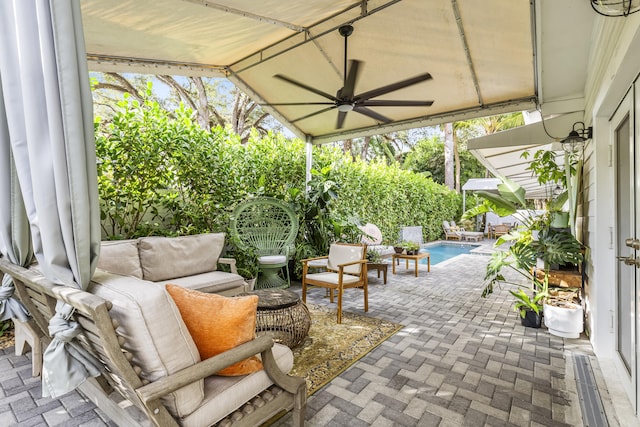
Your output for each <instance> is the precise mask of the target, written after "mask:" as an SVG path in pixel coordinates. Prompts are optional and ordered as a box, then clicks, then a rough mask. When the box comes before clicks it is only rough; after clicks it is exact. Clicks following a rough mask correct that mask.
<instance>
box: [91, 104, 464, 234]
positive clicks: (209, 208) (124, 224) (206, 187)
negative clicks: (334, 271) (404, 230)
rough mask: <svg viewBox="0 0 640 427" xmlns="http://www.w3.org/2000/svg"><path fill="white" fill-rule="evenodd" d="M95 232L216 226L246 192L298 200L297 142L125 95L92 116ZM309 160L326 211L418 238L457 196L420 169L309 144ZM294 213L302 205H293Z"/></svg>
mask: <svg viewBox="0 0 640 427" xmlns="http://www.w3.org/2000/svg"><path fill="white" fill-rule="evenodd" d="M96 144H97V155H98V159H99V164H98V176H99V177H98V179H99V195H100V202H101V214H102V225H103V237H104V238H107V239H124V238H133V237H139V236H144V235H151V234H153V235H180V234H194V233H202V232H210V231H226V230H227V226H228V221H229V215H230V213H231V212H232V211H233V208H234V207H235V205H236V204H237V203H239V202H241V201H243V200H245V199H246V198H247V197H248V196H250V195H271V196H275V197H278V198H281V199H285V200H287V201H291V202H293V203H297V205H298V206H301V204H300V198H301V197H303V195H304V188H305V144H304V142H302V141H300V140H298V139H294V140H288V139H286V138H284V137H283V136H282V135H280V134H278V135H274V134H270V135H268V136H266V137H259V136H257V134H254V135H253V136H252V137H251V139H250V141H249V143H248V144H247V145H242V144H241V143H240V140H239V138H238V136H237V135H234V134H232V133H231V132H229V131H227V130H225V129H222V128H216V129H214V130H213V131H212V132H206V131H203V130H202V129H200V128H199V127H198V126H197V124H196V123H194V122H193V121H192V120H191V112H190V111H189V110H187V109H184V108H180V109H178V110H177V111H172V112H167V111H166V110H164V109H162V108H161V107H160V106H159V105H158V104H157V103H155V102H151V101H147V102H145V103H143V104H140V103H138V102H135V101H130V100H129V99H128V98H125V99H124V100H123V101H122V102H121V103H120V104H119V105H118V107H117V112H116V114H115V115H114V116H113V118H111V119H110V120H109V121H108V122H103V121H102V120H100V119H99V118H96ZM313 156H314V164H313V167H314V169H317V170H324V171H325V174H324V175H322V174H320V175H319V176H321V178H320V179H326V180H327V181H333V182H334V184H335V193H336V195H337V198H336V199H335V200H334V201H332V202H331V203H330V205H329V206H330V213H329V215H330V216H331V217H333V218H359V219H360V221H362V222H363V223H364V222H372V223H374V224H377V225H378V226H379V227H380V229H381V230H382V232H383V235H384V236H385V237H386V238H388V239H390V240H395V238H396V237H397V235H398V231H399V229H400V227H401V226H405V225H422V226H423V227H424V237H425V239H426V240H434V239H438V238H440V237H441V233H442V227H441V224H442V220H444V219H452V218H456V217H457V214H458V211H459V209H460V197H459V195H457V194H456V193H455V192H451V191H449V190H448V189H447V188H446V187H444V186H442V185H439V184H436V183H434V182H433V181H432V180H431V179H430V178H426V177H424V176H423V175H420V174H415V173H413V172H409V171H406V170H402V169H400V168H399V167H398V166H396V165H391V166H388V165H386V164H385V163H383V162H380V163H377V162H374V163H365V162H362V161H352V160H351V158H350V157H348V156H345V155H344V154H343V153H342V152H341V151H340V150H339V149H336V148H332V147H327V146H323V147H314V149H313ZM300 215H301V219H302V217H303V215H304V213H303V212H300Z"/></svg>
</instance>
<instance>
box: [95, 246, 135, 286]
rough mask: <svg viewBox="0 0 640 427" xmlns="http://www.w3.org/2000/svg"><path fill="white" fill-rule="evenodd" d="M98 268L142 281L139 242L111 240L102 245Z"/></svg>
mask: <svg viewBox="0 0 640 427" xmlns="http://www.w3.org/2000/svg"><path fill="white" fill-rule="evenodd" d="M98 268H100V269H102V270H106V271H110V272H112V273H116V274H122V275H124V276H133V277H137V278H138V279H142V267H141V266H140V258H139V257H138V240H110V241H104V242H102V243H101V244H100V257H99V258H98Z"/></svg>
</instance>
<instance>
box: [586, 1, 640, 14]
mask: <svg viewBox="0 0 640 427" xmlns="http://www.w3.org/2000/svg"><path fill="white" fill-rule="evenodd" d="M591 7H592V8H593V10H595V11H596V12H598V13H599V14H600V15H604V16H627V15H631V14H632V13H636V12H637V11H639V10H640V0H591Z"/></svg>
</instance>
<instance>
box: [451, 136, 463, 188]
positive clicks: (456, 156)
mask: <svg viewBox="0 0 640 427" xmlns="http://www.w3.org/2000/svg"><path fill="white" fill-rule="evenodd" d="M453 159H454V161H455V175H456V176H455V182H456V191H457V192H458V193H460V186H461V185H462V183H461V182H460V152H459V151H458V137H457V136H456V133H455V131H453Z"/></svg>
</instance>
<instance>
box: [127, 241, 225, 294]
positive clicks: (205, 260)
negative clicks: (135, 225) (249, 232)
mask: <svg viewBox="0 0 640 427" xmlns="http://www.w3.org/2000/svg"><path fill="white" fill-rule="evenodd" d="M224 236H225V235H224V233H208V234H197V235H193V236H181V237H174V238H171V239H167V238H166V237H143V238H141V239H140V240H139V242H138V250H139V253H140V264H141V265H142V272H143V274H144V279H145V280H150V281H152V282H160V281H162V280H169V279H174V278H176V277H182V276H193V275H195V274H200V273H205V272H208V271H215V270H216V269H217V266H218V258H220V254H222V249H223V247H224Z"/></svg>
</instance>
